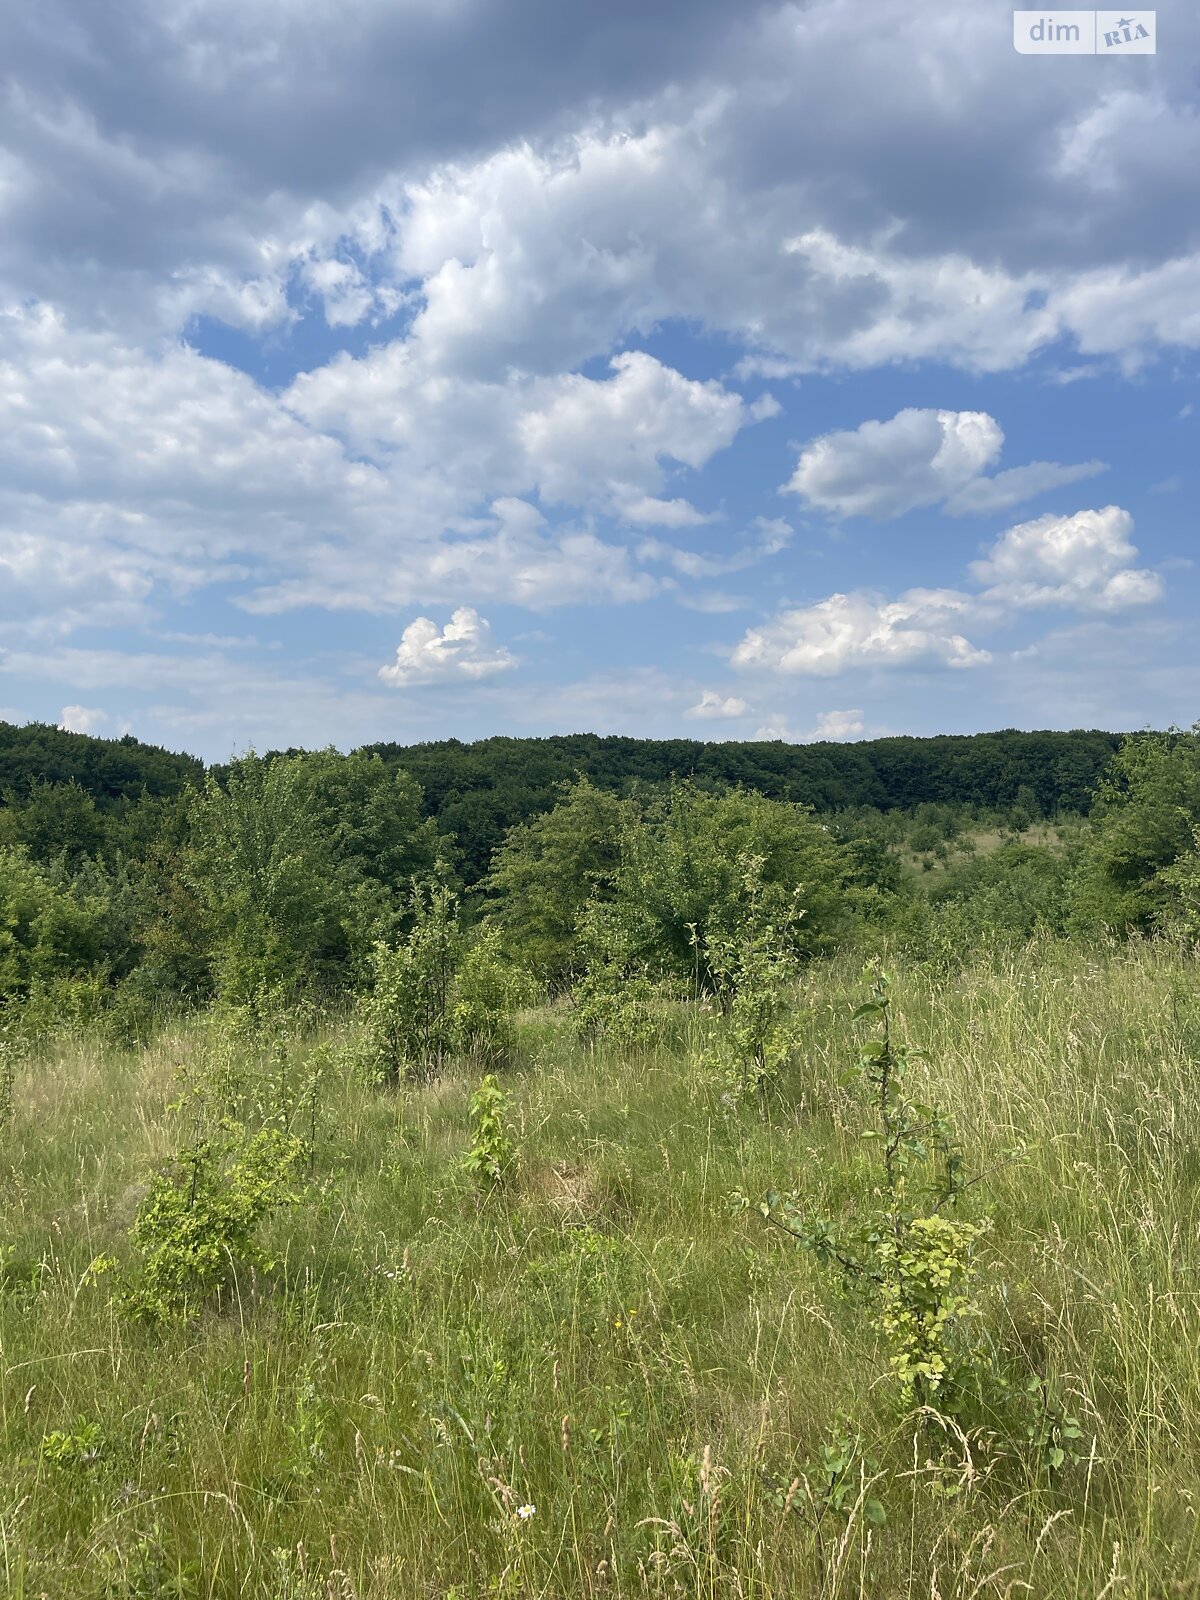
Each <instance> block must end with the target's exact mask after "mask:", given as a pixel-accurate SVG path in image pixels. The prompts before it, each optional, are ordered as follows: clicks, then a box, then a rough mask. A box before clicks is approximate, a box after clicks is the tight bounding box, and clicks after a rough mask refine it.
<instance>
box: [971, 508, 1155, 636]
mask: <svg viewBox="0 0 1200 1600" xmlns="http://www.w3.org/2000/svg"><path fill="white" fill-rule="evenodd" d="M1132 531H1133V518H1132V517H1131V516H1130V515H1129V512H1128V511H1123V510H1122V509H1121V507H1120V506H1105V507H1104V508H1103V510H1100V511H1077V512H1075V514H1074V515H1073V516H1069V517H1056V516H1049V515H1048V516H1044V517H1038V518H1037V519H1036V520H1035V521H1033V522H1022V523H1019V524H1018V525H1017V526H1016V527H1014V528H1009V529H1008V531H1007V532H1006V533H1005V534H1003V535H1002V536H1001V537H1000V538H999V539H998V540H997V541H996V543H995V545H993V547H992V549H991V550H990V552H989V553H988V555H987V556H986V557H985V558H984V559H983V560H981V561H975V562H972V564H971V575H972V577H973V578H975V580H976V581H977V582H979V583H981V584H985V585H986V586H987V588H986V593H985V597H984V598H985V599H987V600H989V601H993V602H1001V603H1003V604H1004V605H1006V606H1010V607H1023V606H1073V607H1077V608H1079V609H1081V610H1096V611H1120V610H1124V609H1125V608H1126V607H1129V606H1139V605H1146V604H1148V603H1149V602H1150V601H1152V600H1157V599H1158V598H1159V596H1160V595H1161V593H1162V580H1161V579H1160V578H1159V576H1158V574H1157V573H1155V572H1151V571H1149V570H1148V569H1146V568H1144V567H1143V568H1138V567H1134V566H1132V565H1131V563H1132V562H1134V561H1135V560H1136V558H1137V553H1138V552H1137V547H1136V546H1135V545H1134V543H1133V542H1132V540H1131V539H1130V537H1129V535H1130V534H1131V533H1132Z"/></svg>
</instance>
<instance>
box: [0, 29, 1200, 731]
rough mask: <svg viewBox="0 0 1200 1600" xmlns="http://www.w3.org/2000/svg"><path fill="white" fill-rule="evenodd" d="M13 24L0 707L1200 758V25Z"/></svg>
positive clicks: (40, 715) (72, 715) (252, 725)
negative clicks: (1152, 741) (1127, 744)
mask: <svg viewBox="0 0 1200 1600" xmlns="http://www.w3.org/2000/svg"><path fill="white" fill-rule="evenodd" d="M1156 42H1157V53H1156V54H1153V55H1145V54H1143V55H1137V56H1131V55H1124V56H1112V55H1108V56H1092V55H1072V56H1066V55H1054V56H1031V55H1022V54H1018V53H1017V52H1016V51H1015V50H1014V48H1013V21H1012V12H1011V10H1010V9H1004V8H1002V7H1001V6H1000V5H998V4H996V3H994V0H985V3H977V0H956V3H955V4H954V5H953V6H944V7H937V6H931V5H930V4H929V0H870V3H869V4H868V3H866V0H813V3H810V4H804V5H783V6H780V5H777V4H767V5H759V4H755V3H753V0H736V3H735V0H688V3H687V4H683V3H681V0H655V4H654V5H647V4H646V3H645V0H607V3H606V4H604V5H598V4H589V5H567V4H563V0H503V3H501V0H38V3H37V4H36V5H34V4H25V5H13V6H8V7H6V8H5V9H4V11H3V13H2V14H0V717H3V718H5V719H8V720H10V721H25V720H29V719H35V720H38V721H46V722H54V723H60V724H61V725H63V726H65V727H67V728H70V729H73V730H76V731H81V732H89V733H97V734H103V735H110V736H111V735H119V734H122V733H125V732H130V731H131V732H133V733H135V734H136V735H137V736H138V737H140V738H143V739H148V740H152V741H155V742H160V743H163V744H166V745H168V746H170V747H172V748H181V749H188V750H191V751H194V752H196V753H197V754H200V755H203V756H205V757H206V758H209V759H222V758H224V757H226V756H228V755H229V754H230V753H231V752H233V751H235V750H244V749H247V748H250V747H255V748H258V749H269V748H282V747H289V746H309V747H313V746H322V745H327V744H333V745H337V746H338V747H340V748H343V749H348V748H351V747H353V746H356V745H359V744H362V743H366V742H369V741H375V740H395V741H398V742H401V743H412V742H416V741H419V740H426V739H439V738H446V737H451V736H454V737H458V738H463V739H471V738H479V737H485V736H487V735H489V734H495V733H505V734H515V735H522V734H548V733H566V732H581V731H593V732H598V733H624V734H630V735H635V736H641V737H678V736H688V737H694V738H703V739H751V738H758V739H771V738H782V739H787V740H798V741H805V740H811V739H818V738H826V739H839V740H842V739H857V738H869V737H874V736H880V735H886V734H894V733H912V734H931V733H939V732H971V731H975V730H980V729H987V728H1002V727H1026V728H1033V727H1038V728H1051V727H1060V728H1068V727H1103V728H1109V729H1126V728H1138V727H1144V726H1147V725H1153V726H1166V725H1168V724H1170V723H1173V722H1174V723H1179V724H1183V725H1187V724H1190V723H1191V722H1193V721H1194V720H1195V719H1196V718H1197V717H1200V626H1198V623H1200V572H1198V569H1197V567H1196V565H1195V564H1194V563H1195V559H1196V557H1197V555H1198V554H1200V540H1198V539H1197V519H1196V498H1197V489H1198V487H1200V448H1198V443H1200V395H1198V393H1197V376H1198V373H1200V15H1198V14H1197V12H1196V9H1195V7H1194V6H1191V5H1183V4H1177V5H1173V6H1171V7H1169V8H1167V9H1160V10H1159V11H1158V13H1157V28H1156Z"/></svg>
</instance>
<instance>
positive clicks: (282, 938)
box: [183, 755, 350, 1005]
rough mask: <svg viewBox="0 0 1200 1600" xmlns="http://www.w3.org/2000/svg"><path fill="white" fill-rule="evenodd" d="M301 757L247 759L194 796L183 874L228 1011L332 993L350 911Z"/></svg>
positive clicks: (344, 955) (344, 957)
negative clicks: (208, 938)
mask: <svg viewBox="0 0 1200 1600" xmlns="http://www.w3.org/2000/svg"><path fill="white" fill-rule="evenodd" d="M303 768H304V758H303V757H298V756H297V757H284V758H279V759H275V760H271V761H268V760H265V759H264V758H263V757H261V756H256V755H248V756H245V757H243V758H242V759H241V760H239V761H236V762H234V763H233V764H232V765H231V766H230V768H229V769H228V774H227V777H226V781H225V783H224V785H221V784H219V783H218V782H217V780H216V778H215V777H213V776H212V775H211V774H210V775H209V777H208V779H207V781H206V782H205V785H204V789H203V791H202V792H201V794H200V795H199V796H198V797H197V799H196V801H195V804H194V807H193V815H192V839H191V844H190V848H189V851H188V854H187V859H186V863H185V866H184V873H183V878H184V882H185V884H186V886H187V888H188V889H189V890H190V891H191V893H193V894H194V895H195V896H196V899H197V901H198V902H199V904H200V905H201V907H202V908H203V911H204V914H205V917H206V919H207V922H208V925H209V927H210V929H211V932H212V946H213V963H214V971H215V975H216V981H217V988H218V991H219V993H220V994H221V996H222V998H223V999H226V1000H228V1001H230V1002H232V1003H233V1004H238V1005H246V1004H258V1003H259V1002H260V1001H262V1000H263V999H264V998H265V997H267V996H273V997H275V998H276V999H278V1000H286V999H293V998H295V997H297V996H298V995H299V994H301V993H304V992H314V991H317V992H319V991H321V990H322V989H328V988H331V987H333V986H334V985H335V984H336V980H337V977H338V976H339V973H340V972H342V971H344V969H345V967H346V965H347V962H348V957H349V940H348V935H347V931H346V921H347V919H348V913H349V911H350V907H349V905H348V901H347V895H346V887H345V883H344V880H343V878H342V875H341V874H340V873H339V872H338V870H337V861H336V856H335V852H334V848H333V841H332V840H331V838H330V837H329V833H328V830H327V829H323V828H322V827H321V826H320V819H319V810H318V806H317V803H316V800H315V798H314V796H313V793H312V789H311V786H310V785H308V784H307V783H306V782H305V777H304V771H303Z"/></svg>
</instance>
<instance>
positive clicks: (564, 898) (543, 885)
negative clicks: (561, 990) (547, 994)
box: [485, 778, 630, 987]
mask: <svg viewBox="0 0 1200 1600" xmlns="http://www.w3.org/2000/svg"><path fill="white" fill-rule="evenodd" d="M629 815H630V807H629V805H628V804H627V803H626V802H624V801H622V800H620V799H618V798H617V796H616V795H615V794H611V793H609V792H608V791H607V790H604V789H597V788H596V787H595V785H594V784H592V783H590V782H589V781H588V779H586V778H580V779H579V780H578V781H577V782H575V783H573V784H564V785H563V786H562V788H561V790H560V799H559V801H558V804H557V805H555V806H554V808H553V810H551V811H547V812H546V813H545V814H544V815H542V816H540V817H537V818H536V819H535V820H534V821H532V822H526V823H522V824H521V825H520V826H519V827H516V828H513V829H511V830H510V831H509V833H508V836H507V837H506V839H505V841H504V844H503V845H502V846H501V848H500V850H499V851H497V854H496V859H495V863H494V865H493V867H492V871H491V873H490V874H489V876H488V878H487V879H486V880H485V888H486V889H487V892H488V895H489V903H488V913H487V915H488V921H489V922H490V923H492V924H493V925H494V926H495V927H496V928H498V929H499V930H500V934H501V937H502V939H503V942H504V947H505V949H506V950H507V951H508V953H509V954H510V955H511V956H512V957H513V958H514V960H516V961H518V962H520V963H521V964H522V965H524V966H526V967H527V968H528V969H529V971H530V972H532V973H533V974H534V975H535V976H537V977H538V978H540V979H541V980H542V981H543V982H545V983H547V984H549V985H550V986H551V987H557V986H559V985H561V984H564V983H567V982H569V981H570V980H571V978H572V977H573V976H574V974H575V972H576V970H577V967H578V960H579V951H578V942H579V930H580V918H581V916H582V914H583V910H584V907H585V906H586V905H588V904H589V903H590V902H594V901H606V900H609V899H611V898H612V893H613V883H614V880H615V877H616V874H617V868H618V866H619V864H620V859H621V840H622V835H623V829H624V824H625V819H626V818H627V816H629Z"/></svg>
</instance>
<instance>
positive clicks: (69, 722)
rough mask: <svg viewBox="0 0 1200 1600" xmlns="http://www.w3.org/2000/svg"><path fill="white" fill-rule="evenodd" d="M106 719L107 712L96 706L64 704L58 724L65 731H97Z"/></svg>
mask: <svg viewBox="0 0 1200 1600" xmlns="http://www.w3.org/2000/svg"><path fill="white" fill-rule="evenodd" d="M107 721H108V712H107V711H102V710H100V709H99V708H98V707H96V706H64V707H63V708H62V710H61V711H60V712H59V715H58V725H59V727H60V728H63V729H65V730H66V732H67V733H97V732H98V731H99V730H100V729H101V728H103V727H104V725H105V723H106V722H107Z"/></svg>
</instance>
